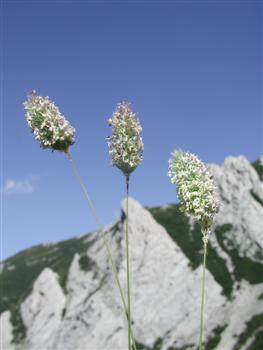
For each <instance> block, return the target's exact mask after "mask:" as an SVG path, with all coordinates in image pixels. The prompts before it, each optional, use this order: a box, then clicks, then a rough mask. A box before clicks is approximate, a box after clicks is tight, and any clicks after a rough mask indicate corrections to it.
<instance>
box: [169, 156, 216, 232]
mask: <svg viewBox="0 0 263 350" xmlns="http://www.w3.org/2000/svg"><path fill="white" fill-rule="evenodd" d="M168 175H169V176H170V178H171V182H172V183H173V184H176V188H177V195H178V198H179V199H180V201H181V210H182V211H183V212H184V213H185V214H186V215H188V216H192V217H194V218H195V219H196V220H197V221H198V222H199V223H200V224H201V227H202V230H203V231H208V230H209V229H210V228H211V226H212V223H213V218H214V215H215V214H216V213H217V211H218V207H219V202H218V193H217V188H216V186H215V185H214V182H213V180H212V177H211V175H210V173H209V171H208V169H207V168H206V166H205V165H204V164H203V163H202V162H201V161H200V159H198V157H197V156H196V155H194V154H192V153H189V152H184V151H182V150H175V151H174V152H173V153H172V157H171V159H170V160H169V172H168Z"/></svg>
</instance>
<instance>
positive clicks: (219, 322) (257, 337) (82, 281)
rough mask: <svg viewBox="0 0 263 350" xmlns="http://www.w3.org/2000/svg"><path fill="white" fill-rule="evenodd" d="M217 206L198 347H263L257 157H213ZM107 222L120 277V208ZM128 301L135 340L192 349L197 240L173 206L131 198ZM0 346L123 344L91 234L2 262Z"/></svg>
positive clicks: (262, 196)
mask: <svg viewBox="0 0 263 350" xmlns="http://www.w3.org/2000/svg"><path fill="white" fill-rule="evenodd" d="M210 167H211V171H212V173H213V175H214V178H215V181H216V182H217V184H218V186H219V189H220V198H221V203H222V204H221V208H220V212H219V214H218V216H217V219H216V225H215V228H214V233H212V235H211V237H210V243H209V248H208V261H207V270H208V271H207V295H206V307H205V318H206V335H205V336H206V346H205V350H212V349H217V350H242V349H243V350H261V349H262V348H263V302H262V300H263V225H262V223H263V182H262V181H263V179H262V177H263V172H262V169H263V163H262V160H258V161H257V162H255V163H254V164H253V165H252V166H251V165H250V164H249V162H248V161H247V160H246V159H245V158H244V157H242V156H241V157H237V158H235V157H228V158H227V159H226V160H225V162H224V164H223V165H222V166H218V165H211V166H210ZM122 211H123V213H122V216H121V219H120V220H119V221H118V222H116V223H115V224H114V225H112V226H111V227H108V228H107V229H105V234H106V236H107V238H108V241H109V242H110V244H111V247H112V250H113V252H114V256H115V259H116V262H117V267H118V273H119V277H120V279H121V281H122V284H123V286H125V257H124V235H123V227H124V224H125V210H124V206H123V209H122ZM129 224H130V236H131V270H132V279H133V281H132V286H133V290H132V305H133V322H134V333H135V335H136V340H137V344H138V350H139V349H141V350H142V349H145V350H175V349H176V350H182V349H185V350H187V349H189V350H190V349H192V350H194V349H196V344H197V338H198V326H199V307H200V306H199V305H200V284H201V259H202V242H201V232H200V228H199V226H198V225H197V224H193V223H192V222H191V220H189V219H188V218H186V217H185V216H184V215H183V214H182V213H181V212H180V210H179V208H178V205H167V206H163V207H155V208H147V210H146V209H144V208H143V207H141V206H140V205H139V203H137V202H136V201H134V200H132V199H131V201H130V217H129ZM0 283H1V286H2V288H1V289H2V290H1V311H0V312H1V322H2V329H3V337H2V348H3V350H7V349H8V350H9V349H10V350H11V349H12V350H15V349H16V350H35V349H38V350H62V349H63V350H83V349H91V350H99V349H104V350H105V349H106V350H111V349H112V350H113V349H114V350H117V349H126V348H127V344H126V343H127V339H126V331H127V330H126V327H125V325H126V322H125V320H124V317H123V314H122V310H121V305H120V301H119V295H118V291H117V290H116V288H115V284H114V280H113V277H112V274H111V270H110V266H109V262H108V259H107V255H106V252H105V248H104V246H103V244H102V242H101V241H100V239H99V237H98V235H97V234H96V233H91V234H87V235H84V236H81V237H77V238H73V239H71V240H67V241H64V242H59V243H56V244H49V245H40V246H36V247H33V248H31V249H27V250H25V251H23V252H21V253H19V254H17V255H15V256H13V257H11V258H9V259H7V260H6V261H4V263H3V264H2V268H1V274H0Z"/></svg>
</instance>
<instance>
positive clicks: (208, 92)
mask: <svg viewBox="0 0 263 350" xmlns="http://www.w3.org/2000/svg"><path fill="white" fill-rule="evenodd" d="M1 10H2V17H3V42H2V44H1V46H3V48H4V50H3V52H2V79H3V91H2V96H1V104H2V115H1V118H2V123H3V129H2V133H3V137H2V151H3V167H2V200H3V211H2V216H3V217H2V219H3V220H2V239H3V255H2V258H5V257H7V256H10V255H12V254H14V253H16V252H18V251H19V250H21V249H24V248H26V247H29V246H31V245H34V244H38V243H42V242H50V241H58V240H62V239H66V238H69V237H71V236H75V235H79V234H82V233H84V232H89V231H92V230H93V229H94V228H95V227H96V225H95V223H94V220H93V218H92V217H91V215H90V213H89V211H88V209H87V207H86V203H85V200H84V198H83V195H82V193H81V190H80V188H79V186H78V184H77V183H76V181H75V179H74V176H73V174H72V172H71V169H70V165H69V163H68V161H67V159H66V158H65V156H64V155H63V154H61V153H51V152H50V151H48V150H42V149H41V148H40V147H39V145H38V143H37V142H36V141H35V140H34V138H33V135H32V134H31V133H30V131H29V129H28V127H27V125H26V121H25V116H24V111H23V106H22V102H23V101H24V100H25V98H26V95H27V94H28V92H30V91H31V90H32V89H36V90H37V92H38V93H39V94H41V95H48V96H50V98H51V99H52V100H53V101H55V103H56V104H57V105H58V106H59V108H60V110H61V112H62V113H63V114H64V115H65V116H66V118H67V119H69V120H70V122H71V123H72V125H73V126H74V127H75V128H76V130H77V134H76V144H75V145H74V146H73V147H72V155H73V156H74V157H75V159H76V161H77V162H78V164H79V168H80V169H81V172H82V175H83V177H84V178H85V180H86V182H87V185H88V187H89V190H90V193H91V196H92V197H93V199H94V202H95V203H96V207H97V210H98V211H99V213H100V216H101V219H102V221H103V222H104V223H105V224H108V223H110V222H112V221H114V220H115V219H116V218H118V216H119V213H120V209H119V208H120V201H121V199H122V198H123V196H124V190H125V187H124V179H123V176H122V174H121V173H120V171H118V170H117V169H115V168H112V167H111V165H110V159H109V156H108V150H107V145H106V142H105V137H106V136H107V135H109V133H110V129H109V127H108V125H107V123H106V120H107V118H109V117H110V116H111V114H112V112H113V110H114V109H115V106H116V104H117V103H118V102H120V101H122V100H129V101H131V103H132V106H133V109H134V110H135V111H136V112H138V114H139V118H140V121H141V124H142V126H143V139H144V143H145V152H144V161H143V163H142V164H141V166H140V167H139V168H138V169H137V170H136V171H135V172H134V174H133V175H132V179H131V195H132V196H133V197H135V198H136V199H138V200H139V201H140V202H141V203H142V204H143V205H151V206H154V205H160V204H165V203H171V202H175V201H176V195H175V188H174V186H172V185H171V184H170V182H169V179H168V177H167V161H168V158H169V156H170V152H171V151H172V150H173V149H174V148H175V147H179V148H183V149H187V150H190V151H192V152H195V153H197V154H198V155H199V156H200V158H201V159H202V160H204V161H205V162H215V163H222V162H223V160H224V158H225V157H226V156H229V155H235V156H237V155H240V154H244V155H245V156H246V157H247V158H248V159H249V160H250V161H254V160H255V159H257V158H258V156H259V155H260V153H261V152H262V39H263V38H262V2H260V1H213V0H211V1H198V0H196V1H159V2H158V1H140V2H138V1H97V2H95V1H34V2H33V1H23V0H21V1H11V0H10V1H4V2H3V5H2V9H1ZM4 189H5V190H4Z"/></svg>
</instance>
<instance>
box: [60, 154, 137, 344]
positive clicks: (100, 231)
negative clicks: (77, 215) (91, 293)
mask: <svg viewBox="0 0 263 350" xmlns="http://www.w3.org/2000/svg"><path fill="white" fill-rule="evenodd" d="M66 156H67V158H68V160H69V162H70V164H71V167H72V170H73V173H74V175H75V177H76V179H77V181H78V182H79V184H80V186H81V189H82V191H83V193H84V196H85V199H86V200H87V203H88V205H89V208H90V210H91V213H92V215H93V216H94V219H95V221H96V224H97V227H98V231H99V235H100V238H101V239H102V241H103V243H104V245H105V248H106V250H107V253H108V256H109V260H110V264H111V268H112V272H113V275H114V278H115V281H116V284H117V287H118V290H119V293H120V296H121V300H122V305H123V311H124V314H125V318H126V319H127V320H128V309H127V305H126V302H125V298H124V292H123V289H122V287H121V284H120V279H119V277H118V271H117V268H116V264H115V262H114V259H113V256H112V253H111V249H110V246H109V243H108V241H107V239H106V237H105V233H104V231H103V229H102V227H103V225H102V222H101V220H100V218H99V216H98V213H97V210H96V208H95V206H94V204H93V201H92V199H91V197H90V195H89V192H88V190H87V187H86V185H85V183H84V180H83V178H82V176H81V175H80V171H79V169H78V167H77V164H76V162H75V161H74V159H73V158H72V156H71V154H70V152H69V151H68V152H67V153H66ZM129 329H130V334H131V338H132V343H133V347H134V350H137V349H136V342H135V338H134V335H133V331H132V328H131V326H130V327H129Z"/></svg>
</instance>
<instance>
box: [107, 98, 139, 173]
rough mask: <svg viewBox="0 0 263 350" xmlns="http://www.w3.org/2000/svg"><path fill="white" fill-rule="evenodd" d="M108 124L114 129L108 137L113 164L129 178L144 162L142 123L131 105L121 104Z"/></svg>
mask: <svg viewBox="0 0 263 350" xmlns="http://www.w3.org/2000/svg"><path fill="white" fill-rule="evenodd" d="M108 123H109V125H110V126H111V127H112V135H111V136H109V137H107V143H108V146H109V153H110V155H111V157H112V164H113V165H115V166H117V167H118V168H119V169H120V170H122V172H123V173H124V175H126V176H129V175H130V173H131V172H133V171H134V170H135V169H136V168H137V166H138V165H139V164H140V163H141V161H142V154H143V148H144V145H143V142H142V138H141V136H140V134H141V131H142V128H141V125H140V122H139V120H138V118H137V115H136V113H134V112H133V111H132V110H131V107H130V103H128V102H121V103H119V104H118V106H117V108H116V110H115V112H114V113H113V115H112V117H111V118H110V119H109V120H108Z"/></svg>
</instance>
